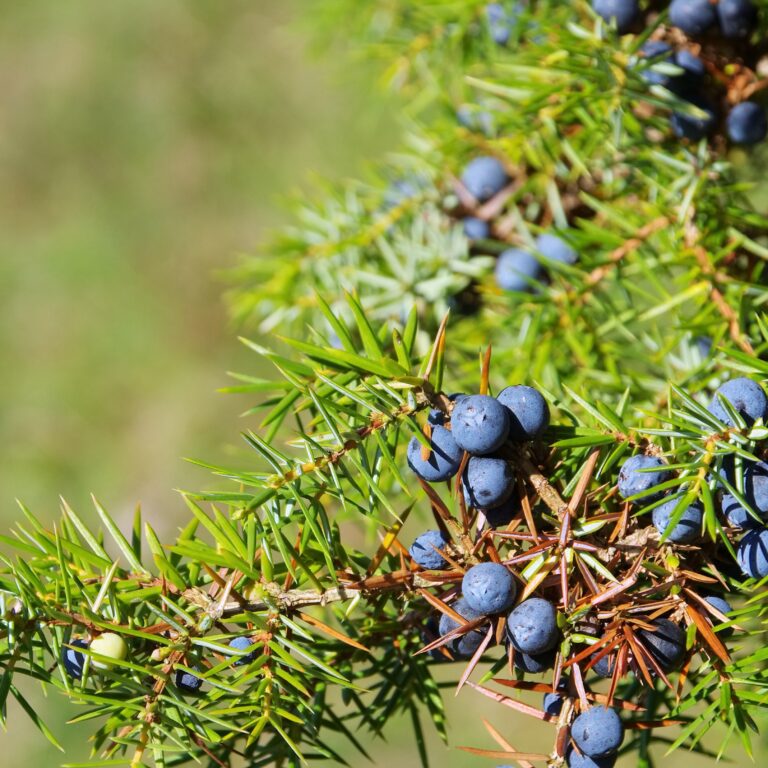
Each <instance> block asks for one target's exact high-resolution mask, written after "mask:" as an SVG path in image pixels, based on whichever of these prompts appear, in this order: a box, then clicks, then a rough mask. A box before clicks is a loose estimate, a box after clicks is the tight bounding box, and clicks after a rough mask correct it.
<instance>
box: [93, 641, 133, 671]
mask: <svg viewBox="0 0 768 768" xmlns="http://www.w3.org/2000/svg"><path fill="white" fill-rule="evenodd" d="M90 650H92V651H93V652H94V653H98V654H99V655H100V656H107V657H109V658H110V659H115V660H117V661H122V660H123V659H124V658H125V657H126V656H127V655H128V644H127V643H126V642H125V640H123V638H122V637H121V636H120V635H117V634H115V633H114V632H104V634H102V635H99V636H98V637H96V638H94V639H93V640H92V641H91V645H90ZM92 664H93V666H94V668H95V669H112V664H110V663H109V662H104V661H96V660H94V661H93V662H92Z"/></svg>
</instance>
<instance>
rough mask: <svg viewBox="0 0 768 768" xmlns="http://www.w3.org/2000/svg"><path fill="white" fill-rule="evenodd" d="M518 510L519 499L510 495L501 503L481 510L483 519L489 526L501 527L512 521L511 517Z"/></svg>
mask: <svg viewBox="0 0 768 768" xmlns="http://www.w3.org/2000/svg"><path fill="white" fill-rule="evenodd" d="M519 511H520V499H519V498H517V497H516V496H512V497H511V498H509V499H507V501H505V502H504V503H503V504H500V505H499V506H498V507H494V508H493V509H485V510H483V514H484V515H485V519H486V521H487V522H488V525H489V526H490V527H491V528H502V527H504V526H507V525H509V524H510V523H511V522H512V518H513V517H514V516H515V515H516V514H517V513H518V512H519Z"/></svg>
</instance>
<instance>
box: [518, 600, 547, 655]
mask: <svg viewBox="0 0 768 768" xmlns="http://www.w3.org/2000/svg"><path fill="white" fill-rule="evenodd" d="M507 637H509V639H510V641H511V642H512V645H514V646H515V648H516V649H517V650H519V651H522V652H523V653H527V654H531V655H534V656H537V655H539V654H542V653H545V652H546V651H549V650H551V649H552V648H554V647H555V646H556V645H557V642H558V640H559V639H560V630H558V628H557V613H556V611H555V606H554V605H552V603H550V602H549V601H548V600H543V599H542V598H540V597H530V598H528V600H524V601H523V602H522V603H520V605H518V606H517V607H516V608H515V609H514V610H513V611H512V612H511V613H510V614H509V616H508V617H507Z"/></svg>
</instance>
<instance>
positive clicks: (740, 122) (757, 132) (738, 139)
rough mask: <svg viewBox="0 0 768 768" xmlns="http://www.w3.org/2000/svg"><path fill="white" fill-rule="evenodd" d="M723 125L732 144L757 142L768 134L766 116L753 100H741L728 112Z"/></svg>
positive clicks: (767, 118)
mask: <svg viewBox="0 0 768 768" xmlns="http://www.w3.org/2000/svg"><path fill="white" fill-rule="evenodd" d="M725 127H726V129H727V131H728V138H729V139H730V140H731V141H732V142H734V144H757V143H759V142H761V141H762V140H763V139H764V138H765V136H766V134H768V116H766V113H765V109H763V107H761V106H760V105H759V104H755V102H754V101H742V102H741V104H737V105H736V106H735V107H734V108H733V109H732V110H731V111H730V112H729V113H728V118H727V119H726V121H725Z"/></svg>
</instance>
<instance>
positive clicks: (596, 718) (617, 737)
mask: <svg viewBox="0 0 768 768" xmlns="http://www.w3.org/2000/svg"><path fill="white" fill-rule="evenodd" d="M571 738H572V739H573V740H574V742H575V743H576V746H577V747H578V748H579V749H580V750H581V751H582V752H583V753H584V754H585V755H586V756H587V757H595V758H603V757H609V756H611V755H615V754H616V752H618V750H619V747H620V746H621V742H622V741H623V740H624V725H623V724H622V722H621V718H620V717H619V715H618V714H617V712H616V710H615V709H609V708H608V707H590V708H589V709H588V710H587V711H586V712H582V713H581V714H580V715H579V716H578V717H577V718H576V719H575V720H574V721H573V725H571Z"/></svg>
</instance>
